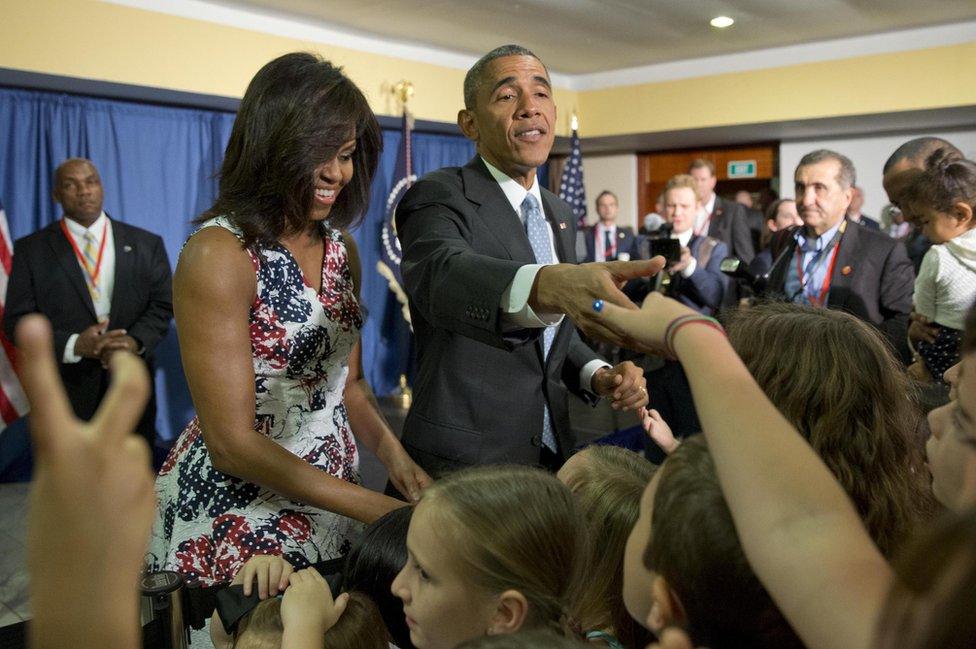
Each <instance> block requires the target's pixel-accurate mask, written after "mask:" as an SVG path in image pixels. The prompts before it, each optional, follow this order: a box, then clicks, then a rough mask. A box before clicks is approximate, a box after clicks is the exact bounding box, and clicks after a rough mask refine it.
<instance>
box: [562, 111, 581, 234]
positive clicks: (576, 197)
mask: <svg viewBox="0 0 976 649" xmlns="http://www.w3.org/2000/svg"><path fill="white" fill-rule="evenodd" d="M578 127H579V124H578V123H577V121H576V115H573V135H572V137H571V138H570V139H569V144H570V149H571V150H570V152H569V159H568V160H566V166H565V167H563V177H562V178H561V179H560V181H559V198H561V199H563V200H564V201H566V202H567V203H569V206H570V207H572V208H573V213H575V214H576V227H577V228H579V229H582V228H583V227H585V226H586V190H585V189H584V188H583V155H582V154H581V153H580V140H579V133H577V129H578Z"/></svg>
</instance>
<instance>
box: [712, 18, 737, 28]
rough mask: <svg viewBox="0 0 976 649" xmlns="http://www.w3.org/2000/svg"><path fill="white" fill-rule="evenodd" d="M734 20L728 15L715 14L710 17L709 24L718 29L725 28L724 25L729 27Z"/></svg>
mask: <svg viewBox="0 0 976 649" xmlns="http://www.w3.org/2000/svg"><path fill="white" fill-rule="evenodd" d="M734 22H735V21H734V20H732V19H731V18H729V17H728V16H715V17H714V18H712V20H711V22H710V24H711V26H712V27H718V28H719V29H725V28H726V27H731V26H732V24H733V23H734Z"/></svg>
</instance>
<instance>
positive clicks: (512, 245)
mask: <svg viewBox="0 0 976 649" xmlns="http://www.w3.org/2000/svg"><path fill="white" fill-rule="evenodd" d="M461 178H462V181H463V182H464V197H465V198H466V199H468V200H469V201H471V202H472V203H474V204H476V205H478V215H479V216H480V217H481V218H482V219H484V221H485V223H487V224H488V229H489V230H490V231H491V233H492V234H493V235H494V236H495V238H496V239H498V241H499V242H500V243H501V244H502V245H503V246H505V249H506V250H507V251H508V254H509V257H510V258H511V259H512V260H513V261H521V262H525V263H526V264H534V263H535V254H534V253H533V252H532V246H531V245H529V237H528V235H526V234H525V228H524V227H523V226H522V220H521V219H520V218H519V215H518V214H516V213H515V210H513V209H512V205H511V203H509V202H508V199H507V198H506V197H505V192H503V191H502V188H501V187H499V186H498V183H497V182H495V179H494V178H492V177H491V174H490V173H488V169H487V168H486V167H485V165H484V163H483V162H482V161H481V158H480V157H479V156H475V157H474V159H473V160H471V162H469V163H468V164H467V165H465V166H464V167H463V168H462V170H461Z"/></svg>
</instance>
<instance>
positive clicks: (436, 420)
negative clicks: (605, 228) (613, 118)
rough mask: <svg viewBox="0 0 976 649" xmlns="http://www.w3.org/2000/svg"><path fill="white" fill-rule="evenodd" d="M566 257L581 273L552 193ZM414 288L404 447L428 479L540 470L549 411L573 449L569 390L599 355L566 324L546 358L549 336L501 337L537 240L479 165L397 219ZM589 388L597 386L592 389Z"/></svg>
mask: <svg viewBox="0 0 976 649" xmlns="http://www.w3.org/2000/svg"><path fill="white" fill-rule="evenodd" d="M542 203H543V209H544V211H545V215H546V218H547V219H548V220H549V223H550V225H551V226H552V229H553V233H554V235H555V236H554V240H555V245H556V253H557V255H558V256H559V259H560V260H561V261H564V262H570V263H575V261H576V257H575V250H574V248H575V242H576V229H575V216H574V215H573V212H572V211H571V209H570V208H569V206H568V205H566V204H565V203H563V202H562V201H561V200H560V199H559V198H558V197H556V196H555V195H554V194H552V193H551V192H549V191H547V190H545V189H543V190H542ZM396 225H397V232H398V235H399V237H400V243H401V246H402V248H403V262H402V264H401V267H400V268H401V271H402V274H403V280H404V288H405V289H406V292H407V295H408V296H409V298H410V314H411V318H412V321H413V328H414V333H415V335H416V341H417V356H418V365H419V367H418V372H417V377H416V381H415V385H414V400H413V406H412V407H411V408H410V412H409V413H408V414H407V419H406V422H405V423H404V430H403V439H402V441H403V445H404V447H405V448H406V449H407V451H408V452H409V453H410V455H411V457H413V458H414V460H415V461H417V462H418V463H419V464H420V465H421V466H422V467H424V469H426V470H427V471H429V472H433V473H435V474H436V473H441V472H443V471H445V470H448V469H451V468H457V467H461V466H465V465H474V464H491V463H499V462H514V463H519V464H536V463H538V461H539V454H540V448H541V434H542V421H543V408H544V404H545V403H548V404H549V409H550V412H551V414H552V421H553V425H554V428H555V433H556V437H557V439H558V441H559V446H560V449H561V450H562V451H563V453H564V454H565V453H566V452H568V451H569V450H571V449H572V448H573V445H574V439H573V435H572V432H571V430H570V425H569V411H568V405H567V388H569V389H570V390H573V391H574V392H580V387H581V386H580V385H579V370H580V368H582V366H583V365H585V364H586V363H587V362H589V361H590V360H592V359H594V358H596V357H597V356H596V355H595V354H594V353H593V352H592V350H590V349H589V348H588V347H586V345H584V344H583V343H582V341H581V340H580V338H579V335H578V334H577V333H576V328H575V327H574V326H573V323H572V322H570V321H569V319H568V318H566V319H564V320H563V322H562V323H561V325H560V326H559V329H558V331H557V333H556V336H555V339H554V341H553V344H552V348H551V350H550V352H549V356H548V358H545V359H544V358H543V353H542V336H541V334H542V329H525V330H517V331H512V332H506V331H504V330H503V320H502V319H501V317H500V313H499V303H500V302H501V297H502V294H503V293H504V291H505V289H506V288H507V287H508V285H509V284H510V283H511V282H512V279H513V278H514V277H515V273H516V271H518V269H519V268H520V267H521V266H523V265H525V264H532V263H535V257H534V255H533V253H532V248H531V246H530V245H529V239H528V237H527V236H526V234H525V230H524V228H523V226H522V224H521V221H520V220H519V217H518V215H517V214H516V213H515V211H514V210H513V209H512V207H511V205H510V204H509V202H508V200H507V199H506V198H505V195H504V193H503V192H502V190H501V188H500V187H499V186H498V183H496V182H495V180H494V179H493V178H492V177H491V175H490V174H489V173H488V169H487V168H486V167H485V165H484V163H483V162H482V161H481V159H480V158H479V157H475V158H474V159H473V160H472V161H471V162H469V163H468V164H467V165H466V166H464V167H450V168H446V169H441V170H439V171H435V172H433V173H430V174H428V175H426V176H425V177H424V178H422V179H421V180H420V181H419V182H418V183H416V184H415V185H414V186H413V187H411V188H410V190H409V191H408V192H407V194H406V195H405V196H404V197H403V200H402V201H401V202H400V205H399V207H398V208H397V212H396ZM587 387H588V386H587Z"/></svg>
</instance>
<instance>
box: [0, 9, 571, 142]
mask: <svg viewBox="0 0 976 649" xmlns="http://www.w3.org/2000/svg"><path fill="white" fill-rule="evenodd" d="M295 50H314V51H317V52H319V53H321V54H322V55H323V56H325V57H326V58H328V59H330V60H332V61H333V62H335V63H337V64H339V65H342V66H344V67H345V69H346V71H347V72H348V74H349V76H350V77H351V78H352V79H353V80H355V81H356V83H357V84H358V85H359V87H360V88H362V89H363V92H365V93H366V95H367V96H368V97H369V99H370V103H371V104H372V106H373V110H375V111H376V112H377V113H380V114H384V115H395V114H398V113H399V111H400V108H399V105H398V104H397V102H396V101H395V99H394V98H393V96H392V94H390V93H389V91H388V89H389V88H390V87H392V86H393V85H395V84H396V83H397V82H398V81H400V80H401V79H409V80H410V81H412V82H413V84H414V86H415V88H416V94H415V95H414V98H413V99H412V100H411V102H410V108H411V112H413V113H414V114H415V116H416V117H418V118H419V119H428V120H434V121H440V122H454V121H455V119H456V116H457V111H458V109H459V108H461V86H462V82H463V81H464V70H458V69H454V68H448V67H443V66H437V65H430V64H426V63H418V62H415V61H405V60H402V59H396V58H392V57H389V56H382V55H379V54H369V53H364V52H358V51H354V50H349V49H345V48H341V47H334V46H329V45H326V44H322V43H314V42H310V41H301V40H295V39H292V38H285V37H281V36H273V35H270V34H262V33H258V32H252V31H247V30H244V29H237V28H234V27H226V26H223V25H217V24H214V23H208V22H202V21H197V20H190V19H187V18H180V17H177V16H170V15H167V14H161V13H156V12H150V11H144V10H140V9H133V8H130V7H123V6H119V5H113V4H107V3H102V2H97V1H95V0H0V67H5V68H13V69H18V70H28V71H31V72H43V73H48V74H59V75H65V76H69V77H81V78H86V79H97V80H101V81H112V82H118V83H127V84H136V85H143V86H154V87H159V88H167V89H171V90H182V91H187V92H199V93H206V94H214V95H224V96H230V97H240V96H241V95H243V94H244V89H245V88H246V87H247V82H248V81H249V80H250V79H251V77H252V76H253V75H254V73H255V72H256V71H257V70H258V68H260V67H261V66H262V65H263V64H264V63H266V62H267V61H269V60H271V59H272V58H274V57H275V56H278V55H280V54H284V53H285V52H290V51H295ZM556 101H557V103H559V105H562V106H571V105H573V104H574V103H576V93H574V92H571V91H564V90H561V89H557V92H556ZM564 122H565V120H560V126H561V127H562V128H560V132H562V131H565V130H566V128H565V124H564Z"/></svg>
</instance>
